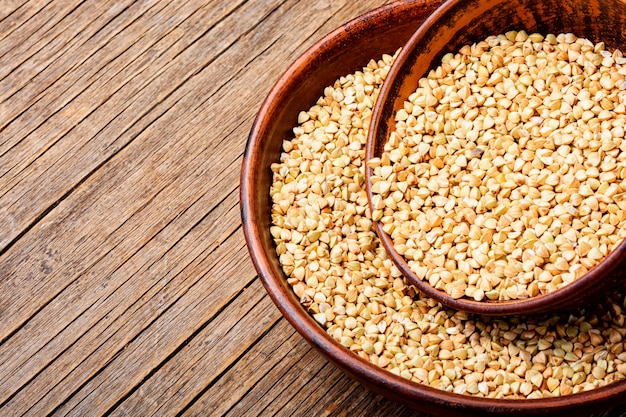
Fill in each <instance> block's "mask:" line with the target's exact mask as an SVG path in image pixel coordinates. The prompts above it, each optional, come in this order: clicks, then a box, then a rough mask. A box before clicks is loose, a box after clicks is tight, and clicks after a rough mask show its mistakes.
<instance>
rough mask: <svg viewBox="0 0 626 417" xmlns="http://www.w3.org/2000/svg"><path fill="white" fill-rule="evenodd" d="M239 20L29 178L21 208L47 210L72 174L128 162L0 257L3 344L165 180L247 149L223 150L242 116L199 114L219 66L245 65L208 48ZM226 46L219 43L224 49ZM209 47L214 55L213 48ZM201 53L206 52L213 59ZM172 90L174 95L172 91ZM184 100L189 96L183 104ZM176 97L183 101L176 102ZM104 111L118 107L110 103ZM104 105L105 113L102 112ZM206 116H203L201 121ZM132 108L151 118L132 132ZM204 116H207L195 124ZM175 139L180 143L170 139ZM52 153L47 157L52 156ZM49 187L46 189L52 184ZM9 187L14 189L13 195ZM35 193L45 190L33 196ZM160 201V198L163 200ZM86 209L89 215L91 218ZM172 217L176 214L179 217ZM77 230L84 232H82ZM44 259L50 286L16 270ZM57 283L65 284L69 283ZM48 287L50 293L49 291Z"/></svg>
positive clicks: (76, 136)
mask: <svg viewBox="0 0 626 417" xmlns="http://www.w3.org/2000/svg"><path fill="white" fill-rule="evenodd" d="M268 6H269V5H268ZM242 12H249V13H251V14H252V16H255V13H260V14H261V16H263V13H264V12H263V9H262V8H260V7H258V6H251V8H250V9H249V10H248V9H242ZM240 18H242V16H240V15H237V14H233V15H229V16H228V18H227V21H226V22H225V23H224V24H221V25H218V26H216V28H217V29H216V30H218V33H215V32H213V31H209V33H208V34H207V35H205V38H207V39H205V40H203V41H202V42H196V43H195V44H193V45H192V47H190V48H188V49H186V50H185V51H184V52H182V53H181V54H180V55H179V56H178V57H177V60H174V61H172V63H171V64H170V65H168V69H167V70H166V71H164V72H163V73H162V74H161V75H160V77H159V79H158V80H155V81H154V82H152V83H151V84H149V86H148V87H146V88H143V89H141V93H140V96H139V97H137V98H136V101H134V102H133V103H132V105H131V106H130V107H128V108H127V110H126V111H125V112H124V113H122V114H121V116H120V118H121V119H122V120H116V121H115V122H111V121H108V122H107V120H109V118H111V117H113V116H111V115H110V114H108V115H107V113H106V112H105V114H104V115H103V114H99V116H100V117H99V118H98V115H94V117H95V118H98V123H101V124H102V125H105V126H106V127H105V129H103V130H102V131H99V132H98V133H97V136H96V137H95V138H93V133H92V134H91V135H89V133H88V131H89V130H92V129H93V127H94V126H93V125H91V124H90V123H88V122H85V123H83V124H81V125H80V126H79V127H77V128H75V129H73V130H72V135H70V136H68V137H67V138H64V140H63V144H61V143H57V145H56V146H55V148H54V152H58V153H62V156H61V160H59V161H58V162H57V163H56V164H51V165H52V166H51V167H49V168H48V169H47V171H44V172H43V173H42V174H41V176H40V178H39V179H37V180H36V181H35V182H34V183H33V181H32V176H31V174H32V173H31V174H28V175H27V178H28V179H29V180H31V181H29V182H28V183H27V184H23V185H22V186H21V187H20V188H22V189H24V190H26V194H25V196H24V197H21V198H20V200H21V201H22V202H23V201H24V200H29V201H30V202H31V203H33V205H35V206H36V202H37V200H39V201H41V200H44V201H45V199H46V198H48V199H50V200H51V202H50V204H56V201H57V199H58V198H59V196H58V193H59V191H58V190H54V188H55V186H57V187H61V186H63V187H64V188H63V190H61V191H65V189H66V188H67V187H70V186H72V183H71V181H75V180H76V176H82V175H86V174H85V172H91V170H93V169H94V166H97V164H98V163H101V158H103V157H107V158H108V157H110V155H113V154H116V152H117V155H116V157H117V158H127V159H126V160H123V159H118V160H117V162H116V164H113V167H108V166H107V167H105V168H106V169H101V170H98V171H97V172H94V176H95V177H97V178H94V180H92V181H87V182H86V183H85V184H84V185H83V187H82V188H81V193H84V194H80V195H79V196H78V197H74V198H72V199H71V200H65V201H63V204H61V205H60V208H61V211H60V212H59V211H55V212H54V213H53V214H52V215H51V216H50V219H45V220H44V221H43V222H41V223H40V224H38V225H37V227H36V230H34V231H33V233H30V234H27V235H26V236H24V237H22V239H20V241H19V242H18V244H17V245H16V247H15V248H14V249H13V250H11V252H10V253H8V254H6V255H8V256H3V257H0V260H1V261H2V264H1V265H0V268H2V269H3V271H2V273H3V274H4V275H7V276H11V277H15V278H14V279H8V280H6V281H3V282H0V311H3V314H2V316H1V317H0V340H2V339H3V338H4V337H6V335H7V334H10V332H12V331H13V330H14V329H16V328H17V327H19V325H20V324H21V323H23V322H24V321H25V320H27V319H28V318H29V317H31V316H32V314H33V313H34V312H36V311H37V310H38V309H39V308H41V306H42V305H45V303H47V302H49V300H50V299H52V298H53V297H54V296H56V294H58V292H59V291H60V290H61V289H62V288H63V287H64V286H65V285H67V281H68V280H72V279H74V278H72V276H73V277H75V276H76V275H77V274H80V273H81V268H82V269H84V268H85V267H87V266H89V264H90V263H89V262H88V261H87V260H85V259H83V257H84V256H85V254H86V253H89V254H90V257H91V258H94V261H95V260H97V259H98V258H99V257H101V256H103V254H106V252H107V251H108V250H109V249H110V247H109V248H107V245H108V244H106V245H103V243H104V242H105V241H106V240H107V239H110V238H109V235H110V234H111V233H113V232H114V231H115V230H116V229H117V228H118V227H119V226H120V225H121V224H124V221H125V219H127V218H129V216H131V215H132V213H134V212H135V211H136V210H137V209H139V207H141V206H142V205H144V204H146V203H148V202H149V201H151V199H152V198H153V197H154V195H155V193H158V192H159V190H160V188H159V186H158V184H159V183H161V182H162V181H165V180H167V181H172V180H173V179H174V178H178V177H181V176H183V177H184V176H186V175H192V174H195V175H199V174H198V173H194V171H196V170H200V171H202V170H203V169H204V170H206V169H209V168H210V169H212V170H213V169H217V170H218V171H221V170H223V169H225V166H222V168H221V169H220V168H219V167H214V166H211V165H208V166H207V165H205V166H204V168H201V166H202V164H203V163H205V161H213V163H226V164H229V163H231V162H232V161H234V159H236V158H237V156H238V155H240V154H241V153H242V151H243V146H244V144H243V143H242V142H240V143H238V147H236V148H232V149H231V148H229V147H226V146H220V143H221V142H222V141H223V140H224V138H227V137H228V136H229V134H231V133H232V131H233V130H234V129H236V127H237V126H238V125H240V124H241V123H242V120H241V119H239V120H237V119H236V120H227V121H223V120H218V119H215V118H213V119H212V118H211V117H210V115H212V114H213V113H211V112H208V113H207V112H206V111H207V109H206V108H202V109H199V108H198V106H199V105H200V104H201V103H204V102H205V101H206V100H207V95H208V96H210V95H211V94H212V93H214V92H215V91H216V90H218V89H219V88H220V87H221V86H220V85H218V86H215V85H214V83H213V82H212V80H214V79H216V78H218V77H219V76H220V75H222V76H223V75H224V74H225V73H224V71H222V70H221V68H220V67H219V65H220V64H221V65H227V66H231V67H233V66H235V67H236V66H237V65H242V60H241V58H240V56H241V55H242V53H243V52H242V50H241V49H239V50H238V51H237V52H236V54H237V55H238V56H237V55H236V56H233V55H234V54H233V53H230V54H227V55H219V54H221V53H222V52H223V51H224V49H218V50H217V51H215V50H214V49H211V47H210V45H209V44H211V39H212V38H213V36H217V35H221V36H226V37H227V38H230V37H231V36H236V35H232V34H230V33H229V32H232V30H231V29H230V27H231V26H229V25H232V24H235V22H237V21H238V19H240ZM216 43H218V42H213V44H216ZM227 46H228V45H222V48H225V47H227ZM207 50H210V51H208V52H207ZM204 54H208V55H209V56H208V57H207V56H206V55H204ZM213 54H218V58H217V60H216V65H217V67H211V70H210V71H208V74H207V75H208V76H209V78H208V79H204V80H203V79H199V78H195V80H194V82H191V83H189V84H190V85H189V86H187V87H186V88H185V89H184V90H185V91H180V92H179V94H180V95H175V96H165V97H161V99H160V100H157V99H156V97H158V96H160V95H162V94H164V92H165V91H164V90H163V86H164V85H167V86H168V88H169V87H170V85H174V86H176V85H180V84H181V83H182V82H184V79H182V80H181V78H183V76H184V77H191V76H192V75H193V73H194V72H197V71H198V70H199V68H202V65H204V64H205V63H207V61H208V62H210V61H211V60H213V59H215V55H213ZM205 60H206V61H205ZM198 61H199V62H198ZM225 61H226V62H225ZM245 62H246V60H243V63H245ZM183 70H184V71H183ZM248 76H249V79H253V78H254V76H253V75H252V74H249V75H248ZM206 80H208V81H206ZM140 82H141V81H140V80H138V81H137V83H140ZM199 84H202V85H203V86H204V87H199V88H196V87H198V85H199ZM172 88H173V87H172ZM207 89H208V90H209V91H207ZM190 90H191V91H190ZM211 90H212V91H211ZM167 93H168V94H171V91H170V92H167ZM186 94H188V95H186ZM181 95H182V97H181ZM152 98H154V99H155V103H161V102H162V104H161V105H159V106H157V107H156V108H154V109H153V110H152V111H150V112H149V111H148V110H149V109H148V110H146V109H145V107H146V102H148V103H150V102H151V99H152ZM182 98H184V100H181V99H182ZM165 99H167V100H165ZM179 101H180V103H179V104H178V105H177V106H175V104H176V103H178V102H179ZM222 101H226V99H225V98H222ZM113 104H114V103H113ZM118 104H119V103H118ZM226 104H228V103H226ZM219 105H221V106H220V107H216V109H219V110H218V112H219V111H221V110H222V109H224V108H225V106H224V103H219ZM155 106H156V104H155ZM107 107H113V105H111V106H107ZM226 107H228V106H226ZM100 109H102V107H100V108H99V109H98V110H100ZM110 110H114V109H110ZM201 111H204V112H205V113H204V114H203V115H199V113H200V112H201ZM136 112H137V113H140V114H141V113H146V114H147V113H149V116H148V117H146V118H145V119H141V121H140V125H139V126H133V125H132V123H133V122H131V124H130V126H128V125H127V121H126V119H128V118H130V119H133V120H137V119H140V117H139V116H138V115H137V113H136ZM115 115H117V113H115ZM199 117H201V118H200V119H199ZM155 120H158V121H159V122H158V123H157V124H156V125H155V124H154V123H153V122H154V121H155ZM199 120H207V123H205V124H201V123H200V122H199ZM243 120H245V119H243ZM150 123H152V125H151V124H150ZM81 127H82V128H83V129H81ZM114 129H118V130H119V129H121V130H122V131H126V130H129V131H127V132H125V133H124V135H123V137H121V138H120V137H119V133H117V134H116V133H113V132H111V130H114ZM85 130H87V131H85ZM207 130H208V131H212V132H214V133H213V134H212V135H211V136H210V137H207V136H206V133H205V132H206V131H207ZM85 138H88V139H90V140H89V142H87V144H85V145H84V146H82V147H81V146H80V145H81V144H82V143H84V141H85V140H86V139H85ZM172 138H176V139H175V140H173V139H172ZM116 139H120V141H122V143H119V144H117V146H116V145H113V144H112V143H111V142H112V141H113V142H115V140H116ZM124 141H125V142H126V143H124ZM133 141H134V142H135V143H134V145H133V146H132V147H130V149H128V150H127V149H124V153H123V155H122V152H119V147H118V146H126V144H127V143H130V142H133ZM76 142H78V143H76ZM102 142H104V143H102ZM59 148H62V149H59ZM213 148H219V150H218V151H217V152H215V151H213ZM52 151H53V150H51V152H48V153H47V154H46V155H48V154H49V153H53V152H52ZM170 151H171V152H174V154H176V155H177V157H176V158H174V159H168V157H167V156H165V155H167V153H168V152H170ZM63 152H66V153H63ZM223 153H226V155H233V153H235V155H234V156H230V157H229V156H225V155H224V154H223ZM103 154H104V155H103ZM107 154H108V155H107ZM203 154H204V155H203ZM199 157H201V158H199ZM180 158H184V160H180ZM196 158H199V159H196ZM214 158H215V159H214ZM44 160H45V158H40V159H39V160H38V161H37V162H38V164H39V165H40V166H41V167H42V169H45V161H44ZM145 161H150V165H143V166H142V164H144V163H145ZM192 161H193V162H192ZM190 164H191V165H190ZM233 167H234V165H233ZM237 171H238V168H237ZM105 172H106V173H107V174H106V175H105V174H104V173H105ZM236 174H238V172H236ZM107 175H114V176H115V175H117V176H116V177H114V178H116V179H115V181H114V182H108V181H111V180H110V177H107ZM50 181H51V182H50ZM123 182H126V184H123ZM236 183H237V182H236V181H235V182H233V183H231V185H232V186H233V187H234V186H236ZM46 184H48V185H47V186H46ZM98 184H99V185H98ZM98 187H102V188H98ZM120 187H122V189H120ZM50 189H52V190H50ZM114 189H116V190H118V193H119V196H114V195H113V194H112V193H111V191H112V190H114ZM202 189H206V185H201V186H200V188H199V189H198V190H196V191H195V192H196V193H200V190H202ZM13 190H15V188H14V189H12V190H11V191H13ZM70 190H71V188H70ZM103 190H106V191H107V193H103V192H102V191H103ZM128 190H132V197H130V198H129V192H128ZM37 191H39V192H40V193H39V194H37ZM65 192H67V191H65ZM46 194H48V195H46ZM50 194H54V195H50ZM174 197H176V203H175V204H177V205H181V206H184V205H185V204H187V202H185V201H184V200H182V199H180V198H179V196H174ZM157 201H159V202H161V200H160V199H159V200H157ZM1 202H2V201H0V203H1ZM8 204H11V202H10V201H9V202H8ZM14 204H16V205H15V206H14V207H15V210H19V213H20V215H21V216H22V217H23V219H24V221H25V220H27V219H32V217H33V216H34V214H33V213H32V212H30V213H27V212H28V211H31V210H33V208H32V207H28V205H26V204H19V203H14ZM161 204H163V202H161ZM94 205H95V206H94ZM88 209H90V210H91V212H89V214H85V212H86V211H87V210H88ZM111 213H115V216H116V218H115V219H111ZM157 213H158V215H157V216H156V219H159V220H162V221H166V222H167V218H165V217H163V215H162V214H163V211H159V212H157ZM12 214H14V213H12V206H9V210H7V213H6V215H5V216H4V217H2V218H1V219H0V223H3V222H4V223H5V225H6V226H7V227H6V228H5V229H4V230H9V231H13V230H14V229H12V228H11V227H10V225H11V223H13V221H12V219H11V217H12ZM166 215H167V213H166ZM170 215H171V216H173V215H174V214H170ZM68 216H69V219H68ZM153 217H154V216H153ZM67 221H71V222H73V223H72V227H71V231H70V233H64V232H60V231H65V229H66V228H67V224H66V223H63V222H67ZM6 223H8V224H6ZM78 226H82V228H81V227H78ZM41 236H58V239H54V240H53V241H52V242H51V241H50V238H42V237H41ZM53 242H54V244H53ZM51 245H52V246H58V247H62V248H65V249H64V252H63V253H61V254H57V255H55V256H50V251H49V250H48V249H49V247H50V246H51ZM68 251H72V252H68ZM46 253H48V254H46ZM62 258H64V259H62ZM78 260H80V261H78ZM92 262H93V261H92ZM43 263H46V265H47V267H46V268H45V269H46V270H48V272H49V273H48V274H46V280H45V281H42V280H40V279H37V275H39V274H42V271H28V273H29V274H31V275H30V276H28V275H27V276H25V277H20V265H24V264H30V265H37V267H39V266H42V265H43ZM72 263H73V265H72ZM72 268H75V269H72ZM68 270H69V271H68ZM22 274H24V272H22ZM68 274H69V275H70V276H68ZM59 280H61V281H63V282H65V284H63V283H61V282H60V281H59ZM42 288H43V292H44V293H45V294H41V291H40V290H41V289H42ZM46 288H47V289H48V290H49V291H51V292H45V291H46V290H45V289H46ZM15 293H18V294H21V295H18V296H17V298H16V297H15ZM31 294H37V295H40V294H41V296H40V297H37V296H36V297H33V296H32V295H31ZM9 323H11V324H9Z"/></svg>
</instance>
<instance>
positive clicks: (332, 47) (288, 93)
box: [240, 0, 626, 416]
mask: <svg viewBox="0 0 626 417" xmlns="http://www.w3.org/2000/svg"><path fill="white" fill-rule="evenodd" d="M439 3H440V2H439V0H413V1H398V2H395V3H392V4H390V5H388V6H385V7H383V8H380V9H377V10H375V11H373V12H370V13H368V14H366V15H364V16H362V17H360V18H358V19H356V20H354V21H352V22H350V23H347V24H346V25H344V26H342V27H340V28H339V29H337V30H336V31H334V32H332V33H331V34H329V35H328V36H326V37H325V38H324V39H322V40H321V41H320V42H318V43H317V44H316V45H314V46H313V47H312V48H311V49H309V50H308V51H307V52H306V53H304V55H302V56H301V57H300V58H299V59H297V60H296V61H295V62H294V63H293V64H292V65H291V66H290V67H289V68H288V69H287V71H286V72H285V73H284V75H283V76H282V77H281V78H280V79H279V80H278V82H277V83H276V85H275V86H274V87H273V89H272V90H271V92H270V93H269V95H268V97H267V98H266V100H265V102H264V103H263V105H262V107H261V109H260V111H259V113H258V116H257V119H256V121H255V123H254V126H253V128H252V131H251V133H250V136H249V139H248V143H247V147H246V151H245V156H244V160H243V167H242V173H241V190H240V192H241V195H240V198H241V213H242V221H243V228H244V233H245V237H246V240H247V243H248V248H249V251H250V254H251V258H252V260H253V263H254V266H255V268H256V270H257V271H258V273H259V277H260V278H261V280H262V282H263V284H264V286H265V288H266V290H267V292H268V293H269V295H270V296H271V298H272V299H273V301H274V302H275V304H276V305H277V306H278V308H279V309H280V311H281V312H282V314H283V315H284V316H285V317H286V318H287V320H288V321H289V322H290V323H291V324H292V325H293V326H294V327H295V328H296V330H297V331H298V332H299V333H300V334H301V335H302V337H304V338H305V339H306V340H307V341H308V342H309V343H310V344H311V345H312V346H313V347H315V348H316V349H317V350H318V351H319V352H321V353H322V354H323V355H324V356H325V357H327V358H328V359H329V360H330V361H331V362H333V363H334V364H335V365H337V366H338V367H339V368H340V369H342V370H343V371H344V372H346V373H347V374H348V375H351V376H352V377H353V378H355V379H356V380H358V381H360V382H361V383H363V384H364V385H366V386H368V387H369V388H370V389H372V390H373V391H375V392H378V393H381V394H383V395H385V396H386V397H388V398H390V399H391V400H394V401H398V402H401V403H403V404H406V405H408V406H410V407H412V408H415V409H417V410H420V411H424V412H428V413H431V414H435V415H441V416H461V415H476V416H483V415H493V414H501V415H519V416H527V415H551V416H553V415H558V414H568V415H570V416H574V415H589V414H591V413H592V412H593V413H596V412H599V411H601V410H603V409H607V408H609V407H615V406H617V405H618V404H619V403H620V402H624V400H625V399H624V395H623V394H624V391H625V390H626V382H620V383H614V384H612V385H609V386H607V387H605V388H600V389H597V390H594V391H591V392H588V393H585V394H575V395H571V396H568V397H561V398H553V399H545V400H490V399H482V398H474V397H469V396H462V395H457V394H452V393H447V392H444V391H441V390H437V389H433V388H430V387H427V386H424V385H420V384H417V383H414V382H410V381H407V380H405V379H403V378H401V377H398V376H396V375H393V374H392V373H390V372H387V371H385V370H383V369H381V368H378V367H376V366H374V365H372V364H370V363H369V362H367V361H365V360H363V359H361V358H360V357H358V356H357V355H355V354H353V353H352V352H350V351H349V350H347V349H346V348H344V347H343V346H341V345H340V344H339V343H337V342H335V341H334V340H333V339H332V338H331V337H330V336H329V335H328V334H327V333H326V331H325V330H324V329H323V328H322V327H321V326H319V325H318V324H317V322H315V321H314V320H313V319H312V317H311V316H310V315H309V314H308V313H307V311H306V310H305V309H304V307H303V306H302V305H301V304H300V302H299V300H298V299H297V297H296V296H295V295H294V293H293V291H292V289H291V287H290V286H289V284H288V283H287V280H286V277H285V275H284V274H283V272H282V269H281V267H280V265H279V263H278V257H277V255H276V251H275V246H274V243H273V241H272V237H271V235H270V232H269V228H270V207H271V205H270V204H271V201H270V198H269V187H270V184H271V181H272V174H271V171H270V164H272V163H273V162H276V161H277V160H278V158H279V155H280V152H281V145H282V141H283V139H285V138H289V137H291V129H292V128H293V126H294V125H295V123H296V121H297V115H298V113H299V112H300V111H301V110H304V109H308V108H309V107H310V106H311V105H312V104H314V102H315V101H316V100H317V98H318V97H319V96H320V95H321V94H322V92H323V88H324V87H325V86H327V85H330V84H331V83H332V82H333V81H334V80H335V79H337V78H338V77H339V76H342V75H345V74H348V73H352V72H354V71H355V70H357V69H360V68H361V67H363V66H364V65H366V64H367V62H368V61H369V59H370V58H372V57H379V56H380V55H381V54H383V53H393V52H394V51H395V50H396V49H397V48H398V47H400V46H402V45H403V44H404V43H405V42H406V41H407V40H408V38H409V37H410V36H411V35H412V34H413V32H414V31H415V29H416V28H417V26H418V25H420V24H421V23H422V21H423V20H424V19H425V18H426V17H427V16H428V15H429V14H430V13H431V12H432V11H433V10H434V9H435V7H436V6H438V5H439Z"/></svg>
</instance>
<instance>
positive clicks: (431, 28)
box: [367, 0, 626, 315]
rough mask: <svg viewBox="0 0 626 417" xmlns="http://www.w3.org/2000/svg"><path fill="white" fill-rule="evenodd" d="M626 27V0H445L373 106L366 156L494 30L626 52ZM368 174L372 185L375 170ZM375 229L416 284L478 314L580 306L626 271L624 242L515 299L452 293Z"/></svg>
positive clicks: (378, 227)
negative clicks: (421, 84) (423, 88)
mask: <svg viewBox="0 0 626 417" xmlns="http://www.w3.org/2000/svg"><path fill="white" fill-rule="evenodd" d="M623 28H626V3H625V2H623V1H621V0H602V1H599V0H590V1H588V0H519V1H509V0H451V1H447V2H446V3H445V4H444V5H443V6H442V7H440V8H439V9H438V10H437V11H436V12H435V13H433V15H432V16H431V17H430V18H429V19H428V20H427V21H426V22H425V23H424V25H422V26H421V27H420V29H419V30H418V31H417V32H416V33H415V34H414V36H413V37H412V38H411V39H410V40H409V42H408V43H407V45H406V46H405V48H404V50H403V51H402V53H401V54H400V55H399V57H398V58H397V60H396V63H395V64H394V66H393V67H392V69H391V71H390V73H389V76H388V78H387V81H386V82H385V84H384V86H383V88H382V90H381V93H380V96H379V99H378V102H377V105H376V108H375V109H374V116H373V119H372V125H371V128H370V132H369V134H370V136H369V138H368V140H369V144H368V145H369V147H368V154H367V157H368V158H371V157H375V156H380V155H381V153H382V151H383V147H384V145H385V143H386V141H387V138H388V137H389V135H390V134H391V132H392V131H393V129H394V128H395V114H396V112H397V111H398V110H399V109H401V108H403V106H404V102H405V101H406V100H407V99H408V97H409V95H411V94H412V93H413V92H414V91H415V89H416V88H417V84H418V80H419V79H420V78H422V77H423V76H424V75H425V74H427V72H428V71H429V70H430V69H431V68H433V67H435V66H437V65H438V63H440V62H441V58H442V57H443V55H445V54H446V53H449V52H456V51H458V49H460V48H461V47H462V46H464V45H468V44H473V43H475V42H478V41H481V40H484V39H485V38H487V37H488V36H491V35H497V34H500V33H503V32H507V31H509V30H522V29H523V30H526V31H527V32H528V33H533V32H538V33H541V34H544V35H546V34H550V33H551V34H559V33H569V32H571V33H574V34H575V35H577V36H579V37H585V38H588V39H589V40H591V41H593V42H596V43H597V42H600V41H602V42H604V43H605V44H606V45H607V47H608V48H609V49H616V48H617V49H620V50H621V51H622V52H626V31H624V30H623ZM367 174H368V175H367V179H368V185H369V176H370V175H371V169H370V170H368V172H367ZM369 194H370V198H371V192H369ZM375 227H376V231H377V234H378V235H379V237H380V239H381V242H382V244H383V246H385V248H386V249H387V252H388V253H389V255H390V257H391V258H392V259H393V260H394V262H395V263H396V265H397V266H398V267H399V268H400V270H401V271H402V272H403V273H404V275H405V276H406V277H407V278H409V279H410V280H411V281H412V282H413V284H415V285H416V286H417V287H418V288H420V289H421V290H422V291H424V292H426V293H427V294H428V295H429V296H431V297H434V298H436V299H438V300H439V301H441V302H443V303H444V304H446V305H448V306H450V307H453V308H457V309H462V310H466V311H469V312H473V313H480V314H488V315H505V314H537V313H545V312H549V311H559V310H560V311H562V310H564V309H570V308H576V307H579V306H580V305H584V303H585V302H589V301H590V298H589V296H590V294H598V295H599V296H601V294H602V293H603V290H606V289H608V288H611V287H613V285H614V284H615V283H616V281H617V280H619V279H620V277H621V276H622V273H615V272H614V270H615V269H616V268H619V270H621V271H624V270H625V269H626V262H624V263H622V265H621V266H620V262H621V261H622V260H623V259H624V257H625V256H626V242H623V243H622V244H621V245H620V246H619V247H618V248H616V249H615V250H614V251H613V252H612V253H611V254H610V255H609V257H607V258H606V259H605V260H604V261H603V262H602V263H601V264H600V265H598V266H597V267H596V268H594V269H592V270H591V271H590V272H589V273H587V274H586V275H585V276H584V277H582V278H580V279H579V280H577V281H575V282H574V283H572V284H569V285H568V286H566V287H565V288H563V289H561V290H559V291H555V292H552V293H549V294H545V295H541V296H536V297H532V298H529V299H523V300H511V301H480V302H477V301H474V300H469V299H465V298H463V299H454V298H452V297H450V296H449V295H448V294H446V293H445V292H443V291H439V290H437V289H435V288H433V287H431V286H430V285H429V284H428V282H426V281H422V280H420V279H419V278H417V277H416V276H415V274H413V272H412V271H411V270H410V268H409V266H408V264H407V263H406V261H405V260H404V258H403V257H402V256H401V255H399V254H398V253H397V252H395V250H394V249H393V242H392V241H391V238H390V237H389V236H388V235H387V234H386V233H385V232H384V231H383V230H382V226H381V225H380V224H379V223H378V222H376V223H375ZM599 281H601V282H599ZM591 300H593V299H591Z"/></svg>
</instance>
